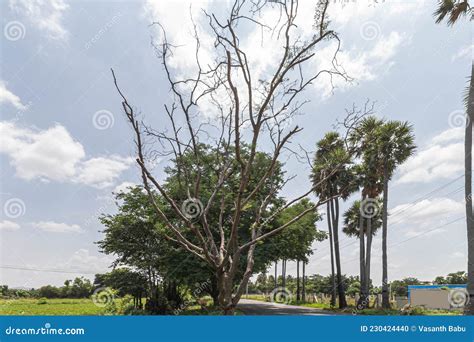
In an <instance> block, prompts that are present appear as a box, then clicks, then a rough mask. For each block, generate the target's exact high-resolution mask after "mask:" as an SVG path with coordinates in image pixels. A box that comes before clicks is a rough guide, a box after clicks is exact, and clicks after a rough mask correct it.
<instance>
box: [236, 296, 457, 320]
mask: <svg viewBox="0 0 474 342" xmlns="http://www.w3.org/2000/svg"><path fill="white" fill-rule="evenodd" d="M242 298H244V299H253V300H259V301H262V302H268V301H269V298H268V297H265V296H264V295H260V294H249V295H244V296H242ZM287 304H289V305H298V306H304V307H307V308H315V309H322V310H327V311H331V312H335V313H341V314H342V313H343V314H352V313H354V310H355V303H354V300H352V302H351V301H350V300H349V302H348V307H347V308H346V309H342V310H341V309H339V308H337V307H331V305H330V303H329V302H326V303H308V302H302V301H296V300H295V299H293V300H291V301H290V302H289V303H287ZM372 305H374V303H373V302H371V306H372ZM356 314H357V315H369V316H387V315H393V316H397V315H398V316H399V315H402V313H401V312H400V310H397V309H376V308H369V309H364V310H357V311H356ZM411 315H422V316H459V315H462V311H461V310H435V309H424V308H414V309H412V312H411Z"/></svg>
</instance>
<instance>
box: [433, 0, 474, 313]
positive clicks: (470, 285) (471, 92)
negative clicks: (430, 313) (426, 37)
mask: <svg viewBox="0 0 474 342" xmlns="http://www.w3.org/2000/svg"><path fill="white" fill-rule="evenodd" d="M434 16H435V17H436V23H440V22H442V21H443V20H444V18H446V17H448V25H449V26H452V25H454V24H455V23H456V22H457V21H458V20H459V18H461V17H464V16H467V17H469V20H472V19H473V9H472V7H471V6H470V5H469V1H468V0H442V1H439V4H438V8H437V10H436V11H435V12H434ZM473 80H474V65H471V78H470V82H469V88H468V90H467V92H466V96H465V102H466V110H467V116H466V131H465V138H464V173H465V177H464V191H465V193H464V194H465V203H466V228H467V291H468V292H469V297H470V300H469V301H468V304H467V306H466V308H465V311H466V313H467V314H470V315H474V213H473V210H472V123H473V122H474V84H473V82H474V81H473Z"/></svg>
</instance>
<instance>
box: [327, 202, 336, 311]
mask: <svg viewBox="0 0 474 342" xmlns="http://www.w3.org/2000/svg"><path fill="white" fill-rule="evenodd" d="M329 202H330V201H328V202H327V204H326V212H327V220H328V232H329V248H330V252H331V282H332V288H331V306H335V305H336V277H335V276H334V245H333V237H332V236H333V234H332V217H331V208H330V204H329Z"/></svg>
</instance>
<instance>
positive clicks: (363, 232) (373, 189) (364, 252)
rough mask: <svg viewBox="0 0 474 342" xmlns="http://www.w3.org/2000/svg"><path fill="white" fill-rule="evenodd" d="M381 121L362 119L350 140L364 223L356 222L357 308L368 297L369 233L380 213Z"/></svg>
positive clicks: (382, 122)
mask: <svg viewBox="0 0 474 342" xmlns="http://www.w3.org/2000/svg"><path fill="white" fill-rule="evenodd" d="M383 124H384V121H383V120H381V119H378V118H376V117H374V116H369V117H366V118H364V119H363V120H362V121H361V122H360V123H359V124H358V125H357V127H356V129H355V130H354V131H353V133H352V134H351V136H350V139H351V141H352V143H354V144H358V145H359V148H358V155H357V157H358V158H359V160H360V164H359V165H357V167H356V173H357V183H358V185H359V187H360V188H361V190H362V191H361V202H360V208H359V209H360V211H361V213H362V216H364V217H365V219H364V220H362V219H361V220H360V221H359V225H360V227H359V230H358V231H359V249H360V259H359V263H360V266H359V267H360V289H361V295H360V299H359V303H358V306H359V307H364V306H366V305H367V304H368V303H367V297H368V295H369V283H370V262H371V251H372V238H373V234H372V233H371V230H372V229H373V222H372V219H373V217H374V216H375V215H377V214H378V212H380V211H381V210H380V209H381V206H379V205H378V204H379V202H378V201H377V197H378V196H379V195H380V194H381V193H382V190H383V185H382V184H383V183H382V177H383V174H382V170H381V168H380V155H379V150H378V138H377V137H378V134H379V130H380V128H381V127H382V126H383ZM365 239H366V240H365Z"/></svg>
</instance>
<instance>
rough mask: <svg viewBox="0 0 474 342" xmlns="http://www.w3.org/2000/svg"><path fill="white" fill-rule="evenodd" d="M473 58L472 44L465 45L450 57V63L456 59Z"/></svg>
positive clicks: (473, 45) (473, 48) (473, 49)
mask: <svg viewBox="0 0 474 342" xmlns="http://www.w3.org/2000/svg"><path fill="white" fill-rule="evenodd" d="M472 56H474V44H471V45H466V46H464V47H462V48H460V49H459V50H458V51H457V52H456V53H455V54H453V55H452V56H451V62H454V61H456V60H458V59H462V58H466V57H471V58H472Z"/></svg>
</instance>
